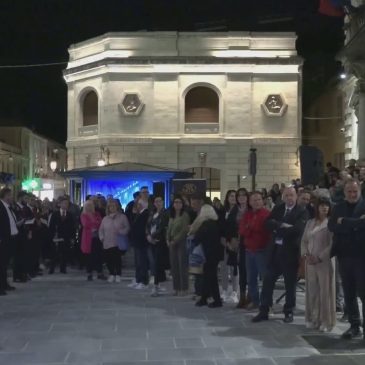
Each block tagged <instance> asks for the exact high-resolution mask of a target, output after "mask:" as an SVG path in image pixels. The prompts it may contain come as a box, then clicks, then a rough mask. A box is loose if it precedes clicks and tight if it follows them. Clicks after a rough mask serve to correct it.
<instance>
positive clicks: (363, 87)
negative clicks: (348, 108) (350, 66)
mask: <svg viewBox="0 0 365 365" xmlns="http://www.w3.org/2000/svg"><path fill="white" fill-rule="evenodd" d="M358 87H359V89H358V90H359V106H358V115H357V118H358V129H357V140H358V145H359V159H360V160H365V79H364V78H363V79H359V80H358Z"/></svg>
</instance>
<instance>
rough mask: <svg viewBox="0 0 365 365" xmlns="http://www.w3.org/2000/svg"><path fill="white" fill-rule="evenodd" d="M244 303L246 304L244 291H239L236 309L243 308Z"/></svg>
mask: <svg viewBox="0 0 365 365" xmlns="http://www.w3.org/2000/svg"><path fill="white" fill-rule="evenodd" d="M246 305H247V298H246V293H244V292H241V293H240V300H239V302H238V303H237V305H236V308H237V309H243V308H245V307H246Z"/></svg>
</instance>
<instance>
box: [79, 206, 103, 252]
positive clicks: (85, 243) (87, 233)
mask: <svg viewBox="0 0 365 365" xmlns="http://www.w3.org/2000/svg"><path fill="white" fill-rule="evenodd" d="M80 220H81V225H82V234H81V252H82V253H85V254H89V253H91V247H92V241H93V238H95V237H97V233H98V230H99V227H100V224H101V215H100V213H98V212H95V213H93V214H88V213H82V214H81V216H80Z"/></svg>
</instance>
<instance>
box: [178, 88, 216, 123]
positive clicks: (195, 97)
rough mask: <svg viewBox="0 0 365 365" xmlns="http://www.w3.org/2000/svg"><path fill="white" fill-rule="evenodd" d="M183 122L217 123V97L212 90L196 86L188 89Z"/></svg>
mask: <svg viewBox="0 0 365 365" xmlns="http://www.w3.org/2000/svg"><path fill="white" fill-rule="evenodd" d="M185 123H219V97H218V95H217V93H216V92H215V91H214V90H212V89H211V88H209V87H204V86H197V87H195V88H193V89H191V90H189V91H188V93H187V94H186V96H185Z"/></svg>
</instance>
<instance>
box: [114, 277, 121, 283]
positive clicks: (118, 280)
mask: <svg viewBox="0 0 365 365" xmlns="http://www.w3.org/2000/svg"><path fill="white" fill-rule="evenodd" d="M120 281H121V277H120V275H116V276H115V282H116V283H120Z"/></svg>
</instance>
